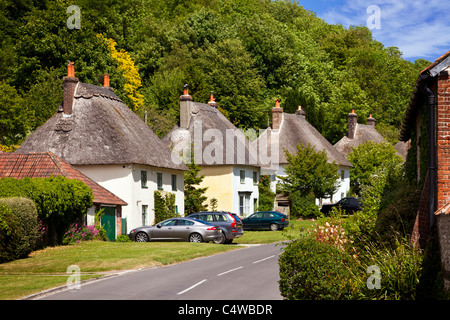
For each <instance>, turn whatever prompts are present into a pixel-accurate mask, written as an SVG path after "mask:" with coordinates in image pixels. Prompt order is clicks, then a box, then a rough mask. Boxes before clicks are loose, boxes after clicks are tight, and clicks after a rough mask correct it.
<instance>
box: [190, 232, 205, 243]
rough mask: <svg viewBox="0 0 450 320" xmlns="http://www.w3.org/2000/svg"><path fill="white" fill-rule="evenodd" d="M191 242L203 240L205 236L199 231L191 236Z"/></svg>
mask: <svg viewBox="0 0 450 320" xmlns="http://www.w3.org/2000/svg"><path fill="white" fill-rule="evenodd" d="M189 242H203V238H202V236H201V235H200V234H198V233H193V234H191V235H190V236H189Z"/></svg>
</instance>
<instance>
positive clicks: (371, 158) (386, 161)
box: [347, 141, 403, 195]
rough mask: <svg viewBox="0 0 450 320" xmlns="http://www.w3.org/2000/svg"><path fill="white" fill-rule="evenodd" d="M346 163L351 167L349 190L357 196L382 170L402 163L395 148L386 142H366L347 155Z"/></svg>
mask: <svg viewBox="0 0 450 320" xmlns="http://www.w3.org/2000/svg"><path fill="white" fill-rule="evenodd" d="M347 158H348V161H350V163H351V164H352V165H353V167H352V168H351V169H350V176H351V177H352V179H351V180H350V188H351V191H352V192H354V193H356V194H358V195H359V193H360V192H361V189H362V188H363V187H364V186H369V185H370V184H371V182H372V180H373V179H374V177H373V175H374V174H378V173H379V171H380V170H383V168H388V167H390V166H395V165H398V164H400V163H402V162H403V158H402V157H401V156H400V155H398V154H397V152H396V150H395V148H394V147H393V146H392V145H391V144H390V143H388V142H385V143H375V142H373V141H367V142H365V143H363V144H360V145H359V146H358V147H356V148H355V149H353V151H352V152H351V153H350V154H349V155H348V157H347Z"/></svg>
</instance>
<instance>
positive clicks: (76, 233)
mask: <svg viewBox="0 0 450 320" xmlns="http://www.w3.org/2000/svg"><path fill="white" fill-rule="evenodd" d="M99 232H100V231H99V230H98V229H97V228H96V227H95V226H93V225H92V226H84V225H78V224H77V223H74V224H72V225H71V226H70V228H69V230H67V231H66V233H64V238H63V244H76V243H79V242H80V241H88V240H93V239H94V238H95V237H96V236H97V235H98V234H99Z"/></svg>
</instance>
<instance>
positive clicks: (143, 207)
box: [142, 204, 148, 226]
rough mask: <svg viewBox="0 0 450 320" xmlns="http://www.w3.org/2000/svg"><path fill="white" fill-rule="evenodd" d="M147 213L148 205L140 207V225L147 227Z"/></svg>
mask: <svg viewBox="0 0 450 320" xmlns="http://www.w3.org/2000/svg"><path fill="white" fill-rule="evenodd" d="M147 211H148V205H145V204H143V205H142V225H143V226H146V225H147Z"/></svg>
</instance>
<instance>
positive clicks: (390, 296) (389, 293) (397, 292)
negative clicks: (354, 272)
mask: <svg viewBox="0 0 450 320" xmlns="http://www.w3.org/2000/svg"><path fill="white" fill-rule="evenodd" d="M361 260H362V261H363V264H364V265H365V266H366V267H368V266H370V265H376V266H378V267H379V268H380V276H381V279H380V280H381V281H380V285H381V288H379V289H376V290H369V289H368V288H367V287H362V290H361V294H362V297H363V298H364V299H377V300H414V299H415V297H416V292H417V288H418V285H419V280H420V278H421V274H422V260H423V255H422V252H421V251H419V250H418V249H417V248H415V247H413V246H411V245H410V244H409V243H408V240H407V239H400V240H399V239H397V241H396V245H395V247H394V248H391V247H390V246H385V245H383V244H381V245H380V244H375V243H368V244H367V246H366V250H365V252H364V256H363V257H361Z"/></svg>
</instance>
